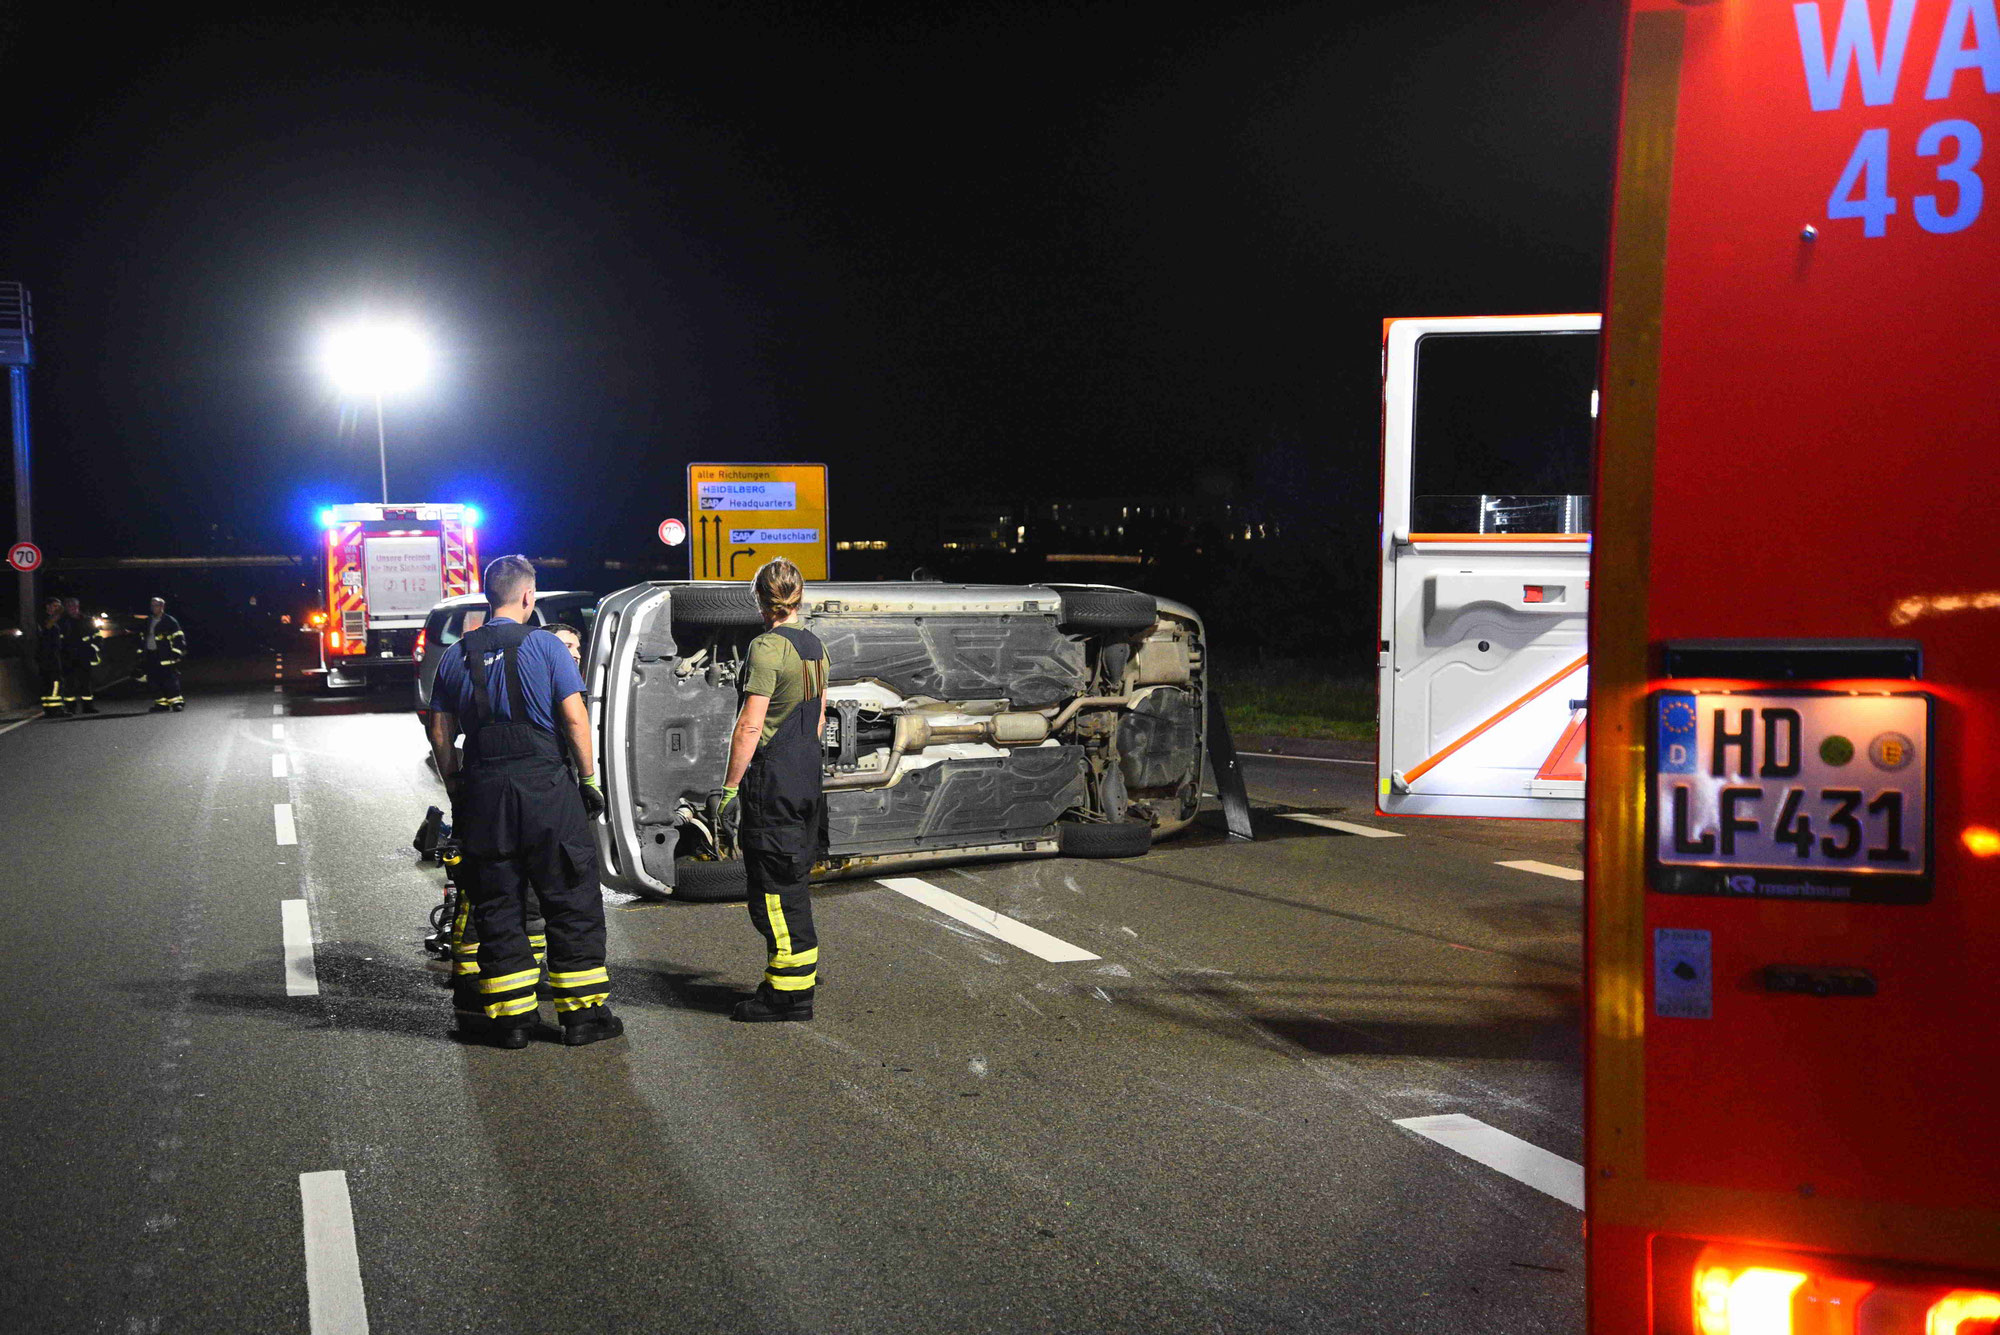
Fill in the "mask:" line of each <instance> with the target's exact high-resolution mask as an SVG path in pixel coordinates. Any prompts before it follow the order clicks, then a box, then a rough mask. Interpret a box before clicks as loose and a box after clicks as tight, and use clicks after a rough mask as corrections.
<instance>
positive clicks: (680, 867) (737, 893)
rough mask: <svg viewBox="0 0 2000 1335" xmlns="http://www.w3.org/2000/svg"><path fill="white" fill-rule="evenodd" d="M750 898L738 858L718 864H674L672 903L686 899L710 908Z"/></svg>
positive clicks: (746, 880)
mask: <svg viewBox="0 0 2000 1335" xmlns="http://www.w3.org/2000/svg"><path fill="white" fill-rule="evenodd" d="M749 897H750V877H749V873H748V871H747V870H746V869H745V868H744V866H743V860H742V859H741V858H728V859H725V860H723V861H721V862H701V861H696V860H694V859H689V860H688V861H685V862H676V863H675V864H674V898H675V899H685V900H687V901H689V902H690V903H694V904H713V903H717V902H719V901H722V900H730V899H748V898H749Z"/></svg>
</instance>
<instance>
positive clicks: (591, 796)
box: [577, 774, 604, 820]
mask: <svg viewBox="0 0 2000 1335" xmlns="http://www.w3.org/2000/svg"><path fill="white" fill-rule="evenodd" d="M577 791H579V792H581V793H582V794H583V812H584V814H585V815H586V816H589V817H590V818H591V819H592V820H596V819H597V818H598V817H599V816H602V815H603V814H604V788H603V786H602V785H601V784H599V783H598V781H597V776H596V775H595V774H586V775H584V776H583V777H582V778H581V779H578V780H577Z"/></svg>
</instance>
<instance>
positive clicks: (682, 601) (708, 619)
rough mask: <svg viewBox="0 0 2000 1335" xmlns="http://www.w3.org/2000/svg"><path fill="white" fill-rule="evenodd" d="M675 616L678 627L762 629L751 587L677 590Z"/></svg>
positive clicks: (674, 596)
mask: <svg viewBox="0 0 2000 1335" xmlns="http://www.w3.org/2000/svg"><path fill="white" fill-rule="evenodd" d="M672 616H673V619H674V622H675V624H677V625H690V626H761V625H763V624H764V614H763V613H762V612H761V611H759V610H758V607H757V595H756V594H755V593H753V592H751V590H750V589H749V588H748V587H744V586H732V587H728V588H720V589H675V590H674V593H673V603H672Z"/></svg>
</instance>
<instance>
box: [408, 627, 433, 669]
mask: <svg viewBox="0 0 2000 1335" xmlns="http://www.w3.org/2000/svg"><path fill="white" fill-rule="evenodd" d="M429 633H430V628H429V627H428V626H426V627H425V628H424V629H423V630H420V631H418V632H417V646H416V648H415V649H414V650H412V651H411V654H410V656H411V657H412V658H414V659H416V660H417V661H419V662H422V661H423V657H424V636H426V635H427V634H429Z"/></svg>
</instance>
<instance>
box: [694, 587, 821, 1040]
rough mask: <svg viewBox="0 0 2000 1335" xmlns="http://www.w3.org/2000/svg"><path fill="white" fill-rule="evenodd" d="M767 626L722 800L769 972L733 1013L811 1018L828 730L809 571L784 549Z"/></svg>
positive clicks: (762, 598)
mask: <svg viewBox="0 0 2000 1335" xmlns="http://www.w3.org/2000/svg"><path fill="white" fill-rule="evenodd" d="M755 587H756V591H757V606H758V609H759V610H760V611H761V612H762V613H763V616H764V633H763V634H762V635H759V636H758V637H757V638H756V639H754V640H752V641H751V642H750V653H749V662H748V664H747V666H746V669H745V672H744V676H743V700H742V705H741V707H740V708H739V710H738V713H737V715H736V730H735V732H734V734H733V735H732V737H731V739H730V747H729V771H728V776H727V779H726V782H725V783H724V786H723V789H722V791H721V793H720V794H719V802H718V805H717V807H716V809H717V810H718V811H719V812H720V813H721V818H722V822H723V824H724V826H725V828H726V827H729V826H735V827H736V830H737V843H738V846H739V847H740V848H741V850H742V857H743V862H744V869H745V872H746V873H747V876H748V880H749V887H750V921H751V922H752V923H753V924H755V925H756V928H757V931H758V932H759V934H761V935H762V936H763V938H764V945H765V951H766V964H765V969H764V981H763V982H762V983H760V984H759V985H758V987H757V992H756V995H754V996H752V997H750V998H749V999H748V1000H745V1001H742V1002H739V1003H738V1004H737V1007H736V1009H735V1011H734V1013H733V1014H732V1016H731V1018H732V1019H736V1020H744V1021H750V1022H761V1021H773V1020H810V1019H812V1014H813V992H814V991H815V988H816V984H817V982H818V978H819V937H818V936H817V934H815V932H814V931H813V914H812V899H811V897H810V886H809V884H808V882H809V878H810V877H811V874H812V867H813V863H814V862H816V861H818V860H819V859H820V857H821V856H823V855H824V853H825V851H826V798H825V796H824V795H823V794H822V792H821V789H820V756H821V747H820V738H821V737H822V736H823V735H824V734H825V731H826V677H827V657H826V647H825V646H824V645H822V644H821V643H820V641H819V637H818V636H816V635H814V634H813V633H812V632H811V631H809V630H807V629H805V627H803V626H801V625H800V624H799V604H800V602H801V601H802V600H803V598H804V596H805V579H804V577H803V576H801V575H800V574H799V568H798V567H797V566H795V565H793V564H792V563H791V562H790V561H787V560H784V559H783V558H780V559H778V560H775V561H772V562H770V563H768V564H766V565H765V566H764V568H763V569H761V570H759V571H758V572H757V578H756V582H755Z"/></svg>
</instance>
